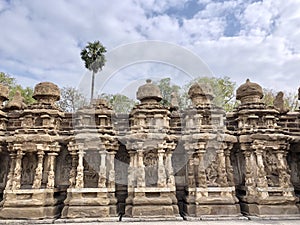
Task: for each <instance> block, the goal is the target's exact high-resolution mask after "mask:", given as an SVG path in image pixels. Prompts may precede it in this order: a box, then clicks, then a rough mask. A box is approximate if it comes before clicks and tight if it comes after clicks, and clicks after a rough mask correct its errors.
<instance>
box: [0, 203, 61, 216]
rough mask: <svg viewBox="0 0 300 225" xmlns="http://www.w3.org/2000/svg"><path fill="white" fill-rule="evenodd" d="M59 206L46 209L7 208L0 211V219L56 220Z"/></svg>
mask: <svg viewBox="0 0 300 225" xmlns="http://www.w3.org/2000/svg"><path fill="white" fill-rule="evenodd" d="M60 210H61V206H48V207H24V208H17V207H8V208H3V209H2V210H1V211H0V218H4V219H46V218H57V217H58V216H59V215H60Z"/></svg>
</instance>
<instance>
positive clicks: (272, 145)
mask: <svg viewBox="0 0 300 225" xmlns="http://www.w3.org/2000/svg"><path fill="white" fill-rule="evenodd" d="M262 97H263V91H262V88H261V86H259V85H258V84H256V83H252V82H250V81H249V80H247V81H246V83H245V84H243V85H241V86H240V87H239V88H238V89H237V95H236V98H237V99H238V100H240V101H241V104H240V105H239V106H238V108H237V109H236V110H235V111H234V112H233V113H232V114H231V115H230V117H231V118H230V120H231V121H234V123H235V124H234V131H235V134H236V136H237V137H238V138H239V142H238V144H237V146H236V147H235V149H234V151H233V152H232V158H233V162H234V166H235V167H234V171H235V172H236V174H235V175H236V176H235V177H236V185H237V196H238V198H239V200H240V206H241V210H242V211H243V212H244V213H247V214H249V215H262V216H263V215H272V214H274V215H286V214H292V215H293V214H294V215H295V214H298V213H299V209H298V207H297V206H296V204H295V203H296V201H297V198H296V196H295V192H294V187H293V185H292V183H291V174H290V169H289V165H288V163H287V154H288V153H289V151H290V141H291V136H289V135H288V134H287V133H286V132H284V130H283V129H281V127H280V126H278V123H277V121H278V120H279V116H280V111H279V110H278V109H276V108H275V107H266V106H265V105H264V103H262V102H261V98H262Z"/></svg>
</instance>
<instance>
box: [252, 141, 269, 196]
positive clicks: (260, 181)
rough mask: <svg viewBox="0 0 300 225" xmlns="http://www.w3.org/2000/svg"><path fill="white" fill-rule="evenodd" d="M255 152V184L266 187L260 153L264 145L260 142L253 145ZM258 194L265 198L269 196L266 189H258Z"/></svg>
mask: <svg viewBox="0 0 300 225" xmlns="http://www.w3.org/2000/svg"><path fill="white" fill-rule="evenodd" d="M253 148H254V149H255V153H256V164H257V186H258V187H260V188H264V189H266V188H267V187H268V182H267V177H266V171H265V166H264V162H263V157H262V153H263V151H264V146H263V145H262V144H255V145H253ZM258 194H259V196H260V197H261V198H263V199H264V198H267V197H268V196H269V194H268V192H267V191H259V193H258Z"/></svg>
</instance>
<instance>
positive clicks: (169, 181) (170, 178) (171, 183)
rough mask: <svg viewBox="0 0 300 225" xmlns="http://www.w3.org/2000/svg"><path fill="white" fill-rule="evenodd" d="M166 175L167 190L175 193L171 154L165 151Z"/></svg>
mask: <svg viewBox="0 0 300 225" xmlns="http://www.w3.org/2000/svg"><path fill="white" fill-rule="evenodd" d="M165 161H166V163H165V164H166V173H167V185H168V187H169V188H172V189H174V191H175V177H174V171H173V167H172V152H171V151H167V153H166V160H165Z"/></svg>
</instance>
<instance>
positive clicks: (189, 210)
mask: <svg viewBox="0 0 300 225" xmlns="http://www.w3.org/2000/svg"><path fill="white" fill-rule="evenodd" d="M188 94H189V97H190V98H191V100H192V105H191V106H190V107H189V108H188V109H187V110H186V111H185V112H184V113H183V116H182V117H183V123H182V141H183V145H184V149H185V151H186V155H187V161H186V169H187V174H186V179H187V181H186V184H185V190H186V193H187V194H186V196H185V206H184V209H185V213H186V214H187V216H188V217H209V216H215V215H218V216H231V217H237V216H240V215H241V214H240V207H239V204H238V199H237V198H236V196H235V184H234V178H233V168H232V165H231V161H230V153H231V150H232V147H233V145H234V144H235V143H236V142H237V139H236V137H234V136H233V135H231V134H230V133H229V132H228V131H227V129H226V127H225V124H224V120H225V111H224V110H223V109H222V108H220V107H217V106H215V105H213V104H212V100H213V98H214V96H213V93H212V89H211V88H210V87H209V86H208V85H206V84H201V83H195V84H193V85H192V86H191V87H190V89H189V92H188Z"/></svg>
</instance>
